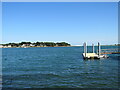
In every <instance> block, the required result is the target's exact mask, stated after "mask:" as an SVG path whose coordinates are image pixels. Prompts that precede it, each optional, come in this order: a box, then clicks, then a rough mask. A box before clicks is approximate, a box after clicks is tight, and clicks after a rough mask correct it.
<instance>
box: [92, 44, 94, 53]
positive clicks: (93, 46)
mask: <svg viewBox="0 0 120 90" xmlns="http://www.w3.org/2000/svg"><path fill="white" fill-rule="evenodd" d="M92 50H93V53H94V44H92Z"/></svg>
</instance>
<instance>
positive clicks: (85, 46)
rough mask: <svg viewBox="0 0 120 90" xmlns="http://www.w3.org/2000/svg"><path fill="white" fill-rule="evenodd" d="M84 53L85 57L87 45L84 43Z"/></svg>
mask: <svg viewBox="0 0 120 90" xmlns="http://www.w3.org/2000/svg"><path fill="white" fill-rule="evenodd" d="M84 53H85V58H86V53H87V45H86V43H84Z"/></svg>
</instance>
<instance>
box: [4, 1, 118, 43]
mask: <svg viewBox="0 0 120 90" xmlns="http://www.w3.org/2000/svg"><path fill="white" fill-rule="evenodd" d="M2 5H3V7H2V9H3V11H2V15H3V19H2V21H3V43H9V42H21V41H31V42H36V41H52V42H62V41H65V42H68V43H70V44H72V45H82V44H83V42H88V44H91V43H95V44H96V43H97V42H100V43H101V44H115V43H118V6H117V5H118V3H117V2H98V3H97V2H96V3H95V2H57V3H55V2H45V3H44V2H18V3H17V2H16V3H15V2H11V3H10V2H6V3H5V2H4V3H3V4H2Z"/></svg>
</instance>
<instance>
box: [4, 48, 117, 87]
mask: <svg viewBox="0 0 120 90" xmlns="http://www.w3.org/2000/svg"><path fill="white" fill-rule="evenodd" d="M102 48H105V49H106V48H107V49H108V48H116V47H115V46H107V47H106V46H104V47H102ZM88 51H91V47H89V49H88ZM82 53H83V47H40V48H4V49H3V58H2V63H3V66H2V69H3V87H11V88H13V87H14V88H118V55H117V54H111V55H109V58H107V59H101V60H83V57H82Z"/></svg>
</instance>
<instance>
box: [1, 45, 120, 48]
mask: <svg viewBox="0 0 120 90" xmlns="http://www.w3.org/2000/svg"><path fill="white" fill-rule="evenodd" d="M95 46H97V45H95ZM101 46H120V45H101ZM45 47H52V46H45ZM54 47H82V46H54ZM0 48H40V47H39V46H37V47H0ZM43 48H44V47H43Z"/></svg>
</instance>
